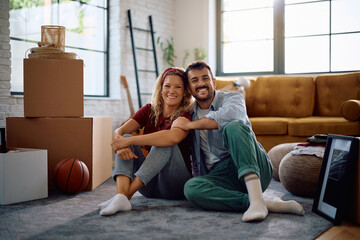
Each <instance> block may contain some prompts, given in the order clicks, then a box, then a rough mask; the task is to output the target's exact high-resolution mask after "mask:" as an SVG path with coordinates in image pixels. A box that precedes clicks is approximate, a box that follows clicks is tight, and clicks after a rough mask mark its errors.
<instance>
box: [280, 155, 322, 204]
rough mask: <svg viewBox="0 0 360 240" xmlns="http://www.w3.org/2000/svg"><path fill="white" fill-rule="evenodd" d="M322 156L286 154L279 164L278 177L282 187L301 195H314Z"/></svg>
mask: <svg viewBox="0 0 360 240" xmlns="http://www.w3.org/2000/svg"><path fill="white" fill-rule="evenodd" d="M321 163H322V158H318V157H316V156H310V155H300V156H293V155H291V154H290V153H288V154H286V155H285V157H284V158H283V159H282V160H281V163H280V166H279V177H280V181H281V183H282V184H283V186H284V188H285V189H286V190H287V191H289V192H290V193H292V194H294V195H298V196H302V197H314V195H315V192H316V187H317V182H318V179H319V175H320V168H321Z"/></svg>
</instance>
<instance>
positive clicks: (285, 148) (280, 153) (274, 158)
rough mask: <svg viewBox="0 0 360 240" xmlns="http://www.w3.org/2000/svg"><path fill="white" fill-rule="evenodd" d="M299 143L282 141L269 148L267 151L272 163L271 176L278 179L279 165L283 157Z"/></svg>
mask: <svg viewBox="0 0 360 240" xmlns="http://www.w3.org/2000/svg"><path fill="white" fill-rule="evenodd" d="M298 144H299V143H282V144H279V145H276V146H275V147H273V148H271V149H270V150H269V152H268V155H269V157H270V160H271V163H272V165H273V178H274V179H276V180H278V181H279V180H280V179H279V165H280V162H281V160H282V159H283V157H284V156H285V155H286V154H288V153H289V152H291V151H292V150H294V147H295V146H296V145H298Z"/></svg>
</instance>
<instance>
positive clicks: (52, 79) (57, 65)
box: [24, 59, 84, 117]
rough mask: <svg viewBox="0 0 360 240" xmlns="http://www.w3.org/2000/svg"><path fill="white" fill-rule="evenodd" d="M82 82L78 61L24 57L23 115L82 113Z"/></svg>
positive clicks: (74, 115) (81, 62)
mask: <svg viewBox="0 0 360 240" xmlns="http://www.w3.org/2000/svg"><path fill="white" fill-rule="evenodd" d="M83 85H84V84H83V61H82V60H79V59H24V116H25V117H82V116H84V90H83Z"/></svg>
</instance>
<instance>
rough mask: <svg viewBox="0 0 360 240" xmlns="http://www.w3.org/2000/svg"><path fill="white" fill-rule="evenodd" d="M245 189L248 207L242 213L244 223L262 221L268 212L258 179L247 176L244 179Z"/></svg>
mask: <svg viewBox="0 0 360 240" xmlns="http://www.w3.org/2000/svg"><path fill="white" fill-rule="evenodd" d="M244 180H245V184H246V189H247V190H248V195H249V201H250V206H249V208H248V209H247V210H246V211H245V212H244V215H243V218H242V220H243V221H244V222H250V221H261V220H264V219H265V218H266V217H267V215H268V213H269V211H268V209H267V206H266V204H265V200H264V198H263V195H262V189H261V183H260V179H259V177H258V176H257V175H256V174H249V175H247V176H245V177H244Z"/></svg>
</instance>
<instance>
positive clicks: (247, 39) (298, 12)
mask: <svg viewBox="0 0 360 240" xmlns="http://www.w3.org/2000/svg"><path fill="white" fill-rule="evenodd" d="M217 4H218V5H217V9H218V10H217V11H218V19H219V22H218V27H219V31H218V32H220V34H219V35H220V37H219V38H218V41H217V48H218V56H220V57H219V58H218V62H217V69H218V72H217V75H241V74H242V75H246V74H284V73H285V74H292V73H327V72H344V71H357V70H360V61H358V60H357V58H358V56H359V55H360V44H359V42H360V15H359V14H358V13H359V12H360V1H358V0H317V1H315V0H312V1H311V0H273V1H272V0H241V1H239V0H222V1H220V0H218V1H217Z"/></svg>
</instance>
